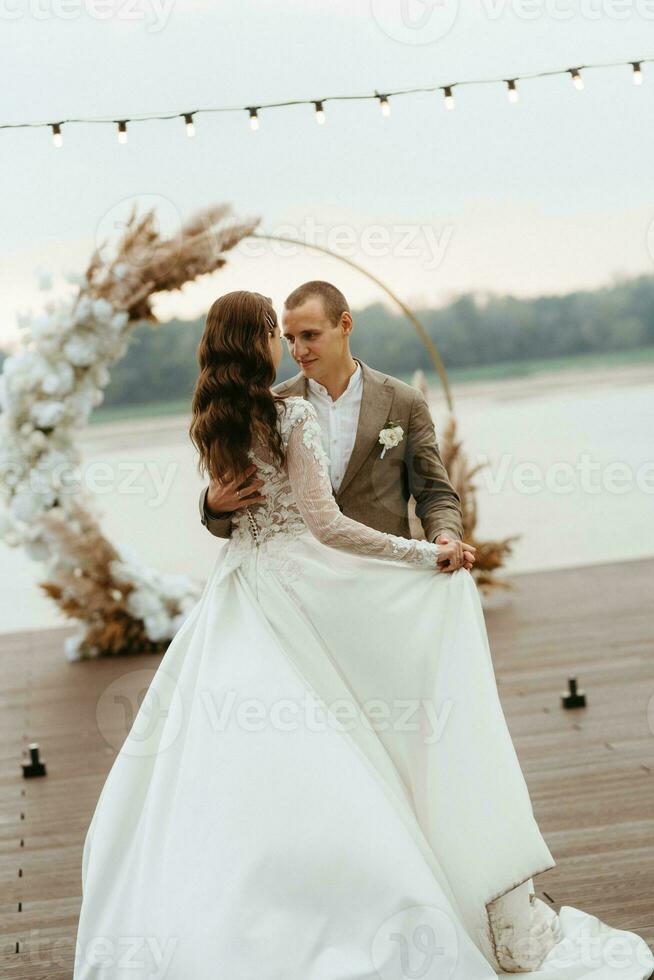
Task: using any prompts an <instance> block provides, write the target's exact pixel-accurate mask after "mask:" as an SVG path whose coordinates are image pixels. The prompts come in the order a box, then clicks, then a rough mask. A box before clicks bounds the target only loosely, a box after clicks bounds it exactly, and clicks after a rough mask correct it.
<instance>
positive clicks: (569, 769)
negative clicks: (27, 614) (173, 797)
mask: <svg viewBox="0 0 654 980" xmlns="http://www.w3.org/2000/svg"><path fill="white" fill-rule="evenodd" d="M513 581H514V583H515V585H516V591H515V593H514V595H513V598H512V600H511V601H510V602H509V603H507V604H505V605H503V606H502V607H501V608H500V607H498V608H492V609H490V610H489V611H488V612H487V614H486V619H487V623H488V628H489V633H490V639H491V646H492V649H493V657H494V662H495V672H496V676H497V680H498V686H499V689H500V694H501V698H502V703H503V705H504V710H505V713H506V716H507V720H508V723H509V727H510V729H511V733H512V735H513V738H514V742H515V745H516V749H517V752H518V755H519V757H520V761H521V763H522V766H523V769H524V772H525V776H526V779H527V782H528V784H529V789H530V792H531V797H532V800H533V804H534V810H535V813H536V818H537V820H538V822H539V824H540V827H541V830H542V831H543V834H544V836H545V838H546V840H547V843H548V845H549V847H550V850H551V851H552V853H553V855H554V857H555V859H556V861H557V867H556V868H554V869H552V870H550V871H547V872H545V873H544V874H542V875H540V876H539V877H538V878H537V879H536V880H535V886H536V891H537V894H538V895H539V897H541V898H542V899H543V900H545V901H548V902H550V903H551V904H552V905H553V906H554V907H555V908H557V909H558V908H559V907H560V906H561V905H573V906H576V907H578V908H582V909H584V910H585V911H588V912H592V913H593V914H595V915H597V916H599V917H600V918H601V919H603V920H604V921H606V922H608V923H609V924H610V925H612V926H615V927H617V928H623V929H630V930H633V931H635V932H638V933H639V934H640V935H641V936H643V937H644V938H645V940H646V941H647V942H648V943H649V944H650V946H654V886H653V884H652V883H653V882H654V603H652V591H653V590H652V584H653V582H654V559H653V560H646V561H634V562H626V563H623V564H613V565H595V566H590V567H588V568H580V569H573V570H566V571H561V572H539V573H534V574H529V575H521V576H517V577H516V578H515V579H514V580H513ZM70 632H72V628H71V629H64V630H57V631H35V632H32V633H19V634H11V635H9V634H5V635H4V636H0V698H1V699H2V718H1V721H0V726H1V739H2V741H1V745H2V749H1V774H0V779H1V785H2V794H1V803H0V827H1V836H0V847H1V851H0V880H1V883H2V889H1V895H2V897H1V899H0V934H1V936H2V971H1V976H2V977H3V978H6V980H18V978H20V980H46V978H47V980H70V977H71V976H72V963H73V958H74V946H75V937H76V929H77V917H78V914H79V907H80V895H81V882H80V862H81V850H82V844H83V841H84V835H85V833H86V829H87V826H88V823H89V820H90V818H91V814H92V812H93V809H94V807H95V803H96V801H97V798H98V795H99V792H100V789H101V786H102V784H103V781H104V778H105V776H106V773H107V771H108V769H109V767H110V765H111V762H112V760H113V758H114V756H115V751H116V746H115V745H113V746H112V745H111V744H109V742H111V741H114V742H115V740H116V739H115V737H114V738H113V739H112V737H111V736H109V741H107V739H106V738H105V737H104V735H103V734H102V733H101V732H100V730H99V726H98V723H97V720H96V704H97V702H98V698H99V697H100V695H101V694H102V693H103V692H105V691H106V688H107V686H108V685H109V684H110V683H111V682H112V681H113V680H114V679H115V678H117V677H119V676H121V675H124V674H129V673H130V672H131V671H137V670H139V669H143V668H145V669H147V670H153V668H156V664H157V663H158V662H159V658H152V657H145V656H144V657H138V658H114V659H104V660H99V661H95V662H78V663H69V662H68V661H67V660H66V658H65V655H64V652H63V648H62V641H63V638H64V637H65V636H66V635H68V633H70ZM570 674H572V675H575V676H576V677H577V678H578V682H579V687H580V689H582V690H585V691H586V694H587V706H586V707H585V708H578V709H576V710H564V709H563V708H562V707H561V706H560V694H561V692H562V691H563V690H564V689H565V688H566V687H567V677H568V675H570ZM141 686H142V684H141ZM648 709H649V716H648ZM106 734H107V732H106V731H105V735H106ZM32 741H37V742H39V744H40V747H41V756H42V758H43V759H44V760H45V762H46V765H47V767H48V775H47V776H46V777H43V778H36V779H24V778H23V777H22V770H21V762H22V761H27V757H28V751H27V746H28V743H29V742H32ZM118 744H120V743H118ZM471 873H474V869H471ZM189 980H191V978H189Z"/></svg>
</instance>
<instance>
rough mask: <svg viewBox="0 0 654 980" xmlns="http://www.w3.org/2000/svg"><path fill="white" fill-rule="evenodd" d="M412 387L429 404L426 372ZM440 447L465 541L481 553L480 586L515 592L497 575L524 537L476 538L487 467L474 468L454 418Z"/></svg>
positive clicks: (477, 575) (477, 565)
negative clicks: (480, 484) (479, 480)
mask: <svg viewBox="0 0 654 980" xmlns="http://www.w3.org/2000/svg"><path fill="white" fill-rule="evenodd" d="M411 383H412V385H413V387H414V388H417V389H418V391H420V392H422V394H423V395H424V396H425V398H426V399H427V401H429V386H428V384H427V379H426V377H425V374H424V372H423V371H421V370H417V371H416V372H415V374H414V375H413V378H412V379H411ZM438 445H439V450H440V455H441V459H442V460H443V465H444V467H445V469H446V470H447V473H448V476H449V478H450V482H451V483H452V486H453V487H454V489H455V490H456V492H457V493H458V495H459V498H460V500H461V512H462V515H463V540H464V541H466V542H467V543H468V544H472V545H474V546H475V548H476V549H477V558H476V561H475V564H474V566H473V569H472V574H473V576H474V578H475V581H476V583H477V585H478V586H479V588H480V589H481V590H482V591H483V592H485V593H488V592H490V591H492V590H493V589H497V588H501V589H510V588H512V587H513V586H512V585H511V584H510V583H509V582H506V581H504V580H503V579H498V578H497V577H496V576H495V574H494V573H495V572H497V571H498V569H500V568H502V567H503V565H504V564H505V562H506V559H507V557H508V556H509V555H510V554H511V553H512V551H513V542H514V541H517V540H518V538H519V537H520V535H519V534H514V535H512V536H511V537H508V538H503V539H502V540H500V541H480V540H479V539H478V538H477V535H476V530H477V487H476V485H475V483H474V477H475V476H476V475H477V473H478V472H479V471H480V470H481V469H483V468H484V466H486V465H487V464H486V463H479V464H478V465H477V466H471V465H470V463H469V462H468V459H467V457H466V455H465V453H464V451H463V448H462V443H461V440H460V439H459V438H458V436H457V421H456V418H455V416H454V415H450V417H449V419H448V420H447V422H446V423H445V426H444V428H443V429H442V430H441V432H440V434H439V437H438Z"/></svg>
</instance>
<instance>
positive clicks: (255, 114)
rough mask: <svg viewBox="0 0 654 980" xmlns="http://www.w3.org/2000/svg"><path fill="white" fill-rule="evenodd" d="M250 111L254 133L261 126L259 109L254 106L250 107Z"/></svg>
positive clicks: (251, 127) (251, 126)
mask: <svg viewBox="0 0 654 980" xmlns="http://www.w3.org/2000/svg"><path fill="white" fill-rule="evenodd" d="M249 113H250V129H251V130H252V132H253V133H256V131H257V130H258V128H259V114H258V112H257V110H256V109H254V108H252V109H250V110H249Z"/></svg>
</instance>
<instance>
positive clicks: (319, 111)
mask: <svg viewBox="0 0 654 980" xmlns="http://www.w3.org/2000/svg"><path fill="white" fill-rule="evenodd" d="M314 105H315V107H316V122H317V123H318V125H319V126H322V125H323V123H324V122H325V110H324V108H323V104H322V102H314Z"/></svg>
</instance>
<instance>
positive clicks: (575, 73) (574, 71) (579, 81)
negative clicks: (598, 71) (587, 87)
mask: <svg viewBox="0 0 654 980" xmlns="http://www.w3.org/2000/svg"><path fill="white" fill-rule="evenodd" d="M568 71H569V72H570V74H571V75H572V81H573V84H574V87H575V88H576V89H577V90H578V91H579V92H581V90H582V88H583V87H584V80H583V78H582V77H581V75H580V74H579V69H578V68H569V69H568Z"/></svg>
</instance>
